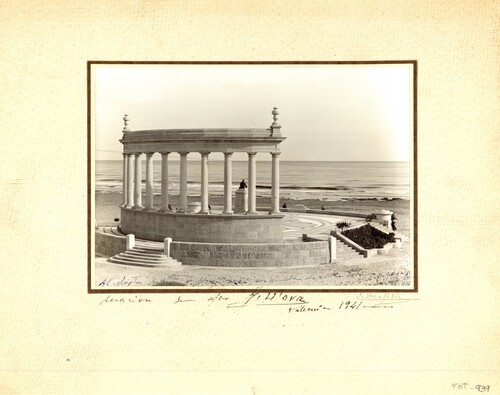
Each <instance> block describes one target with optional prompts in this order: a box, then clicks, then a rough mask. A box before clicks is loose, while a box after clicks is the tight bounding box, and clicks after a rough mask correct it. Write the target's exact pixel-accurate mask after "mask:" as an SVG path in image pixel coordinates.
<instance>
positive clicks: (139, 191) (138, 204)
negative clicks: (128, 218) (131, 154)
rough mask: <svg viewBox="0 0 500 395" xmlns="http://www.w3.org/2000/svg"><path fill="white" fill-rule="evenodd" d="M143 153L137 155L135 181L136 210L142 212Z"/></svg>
mask: <svg viewBox="0 0 500 395" xmlns="http://www.w3.org/2000/svg"><path fill="white" fill-rule="evenodd" d="M141 155H142V154H141V153H137V154H135V181H134V201H135V205H134V207H133V208H134V209H135V210H142V209H143V208H144V207H143V206H142V185H141V182H142V177H141Z"/></svg>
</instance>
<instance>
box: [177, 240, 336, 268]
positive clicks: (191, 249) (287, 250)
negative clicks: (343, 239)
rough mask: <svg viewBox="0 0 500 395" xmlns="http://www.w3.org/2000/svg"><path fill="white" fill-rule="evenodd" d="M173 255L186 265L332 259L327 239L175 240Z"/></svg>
mask: <svg viewBox="0 0 500 395" xmlns="http://www.w3.org/2000/svg"><path fill="white" fill-rule="evenodd" d="M170 255H171V256H172V257H173V258H175V259H177V260H178V261H181V262H182V263H183V264H184V265H200V266H223V267H284V266H310V265H319V264H324V263H328V262H329V260H330V250H329V246H328V242H327V241H315V242H308V243H305V242H298V243H273V244H261V243H259V244H221V243H186V242H177V241H173V242H172V243H171V245H170Z"/></svg>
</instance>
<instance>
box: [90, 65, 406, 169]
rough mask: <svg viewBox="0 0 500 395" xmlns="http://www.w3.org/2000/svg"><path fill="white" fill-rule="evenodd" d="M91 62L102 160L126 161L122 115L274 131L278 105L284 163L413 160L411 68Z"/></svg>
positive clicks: (168, 125)
mask: <svg viewBox="0 0 500 395" xmlns="http://www.w3.org/2000/svg"><path fill="white" fill-rule="evenodd" d="M93 67H94V68H93V70H94V71H95V73H94V76H95V78H94V80H93V88H92V89H93V92H95V106H94V110H95V148H96V159H97V160H113V159H116V160H121V159H122V155H121V152H122V145H121V144H120V142H119V141H118V140H119V139H120V138H121V136H122V128H123V119H122V118H123V115H124V114H125V113H126V114H128V116H129V119H130V122H129V128H130V129H131V130H132V131H133V130H144V129H175V128H218V127H220V128H247V127H255V128H267V127H269V126H270V125H271V123H272V122H273V119H272V114H271V111H272V109H273V107H278V111H279V112H280V115H279V117H278V122H279V124H280V125H281V126H282V128H281V133H282V135H284V136H286V137H287V139H286V140H285V141H284V142H283V143H281V152H282V154H281V156H280V160H295V161H305V160H318V161H408V160H409V158H410V151H411V147H410V141H411V140H410V136H411V135H412V134H413V110H412V108H413V94H412V92H413V87H412V81H413V78H412V65H406V64H404V65H401V64H399V65H118V66H117V65H94V66H93ZM260 155H261V154H259V155H258V156H260ZM263 155H264V154H263ZM212 157H213V156H212ZM188 158H189V157H188ZM171 159H173V160H175V159H176V158H175V157H174V156H173V157H172V158H171ZM196 159H199V158H198V157H196ZM215 159H220V160H222V159H223V155H222V154H220V158H218V157H217V156H216V157H215ZM234 159H235V160H245V159H246V155H245V154H239V155H236V154H235V156H234ZM257 160H270V157H269V158H266V157H261V158H257Z"/></svg>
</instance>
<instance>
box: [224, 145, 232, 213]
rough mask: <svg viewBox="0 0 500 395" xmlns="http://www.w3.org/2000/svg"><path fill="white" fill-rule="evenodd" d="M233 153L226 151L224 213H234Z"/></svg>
mask: <svg viewBox="0 0 500 395" xmlns="http://www.w3.org/2000/svg"><path fill="white" fill-rule="evenodd" d="M232 159H233V153H232V152H224V211H223V213H224V214H232V213H233V203H232V201H231V197H232V193H233V191H232V190H231V189H232V186H233V161H232Z"/></svg>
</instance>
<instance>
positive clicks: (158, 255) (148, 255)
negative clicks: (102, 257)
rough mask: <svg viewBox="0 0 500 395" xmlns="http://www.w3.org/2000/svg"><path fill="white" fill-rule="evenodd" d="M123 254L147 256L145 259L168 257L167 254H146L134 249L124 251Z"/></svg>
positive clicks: (134, 256) (132, 256)
mask: <svg viewBox="0 0 500 395" xmlns="http://www.w3.org/2000/svg"><path fill="white" fill-rule="evenodd" d="M122 255H124V256H129V257H131V258H145V259H150V260H162V259H164V258H166V256H165V255H160V254H145V253H142V252H137V251H133V250H129V251H125V252H122Z"/></svg>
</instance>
